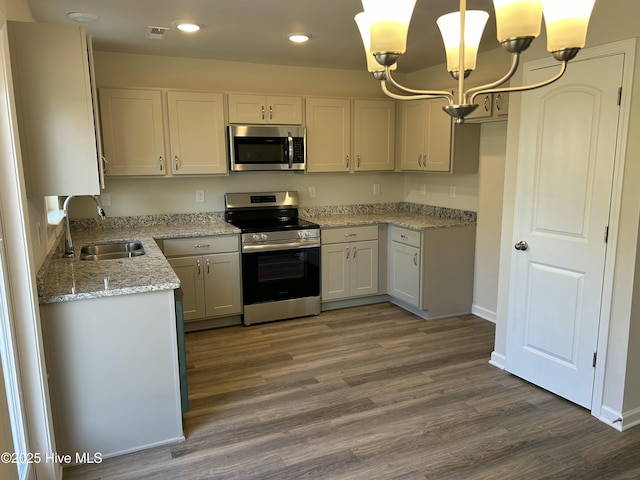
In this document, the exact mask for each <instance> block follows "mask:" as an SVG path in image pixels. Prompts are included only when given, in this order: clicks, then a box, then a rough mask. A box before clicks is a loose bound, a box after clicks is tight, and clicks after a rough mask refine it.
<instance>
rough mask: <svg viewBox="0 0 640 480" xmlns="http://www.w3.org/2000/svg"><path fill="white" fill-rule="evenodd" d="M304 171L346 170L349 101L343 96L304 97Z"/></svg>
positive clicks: (349, 124) (347, 164) (348, 158)
mask: <svg viewBox="0 0 640 480" xmlns="http://www.w3.org/2000/svg"><path fill="white" fill-rule="evenodd" d="M306 120H307V171H309V172H348V171H349V168H350V166H351V165H350V162H351V159H350V151H351V103H350V101H349V100H345V99H330V98H307V109H306Z"/></svg>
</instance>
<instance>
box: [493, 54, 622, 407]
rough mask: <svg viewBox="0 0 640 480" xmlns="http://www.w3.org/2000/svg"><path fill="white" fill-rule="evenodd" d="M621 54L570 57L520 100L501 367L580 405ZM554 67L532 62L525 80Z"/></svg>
mask: <svg viewBox="0 0 640 480" xmlns="http://www.w3.org/2000/svg"><path fill="white" fill-rule="evenodd" d="M623 61H624V59H623V56H622V55H612V56H607V57H600V58H594V59H587V60H582V61H579V60H578V61H575V62H572V63H571V65H570V66H569V68H568V70H567V73H566V74H565V76H564V77H563V78H562V79H561V80H559V81H558V82H556V83H555V84H553V85H551V86H549V87H546V88H543V89H539V90H534V91H531V92H527V93H524V94H523V100H522V118H521V129H520V151H519V155H518V162H519V163H518V178H517V203H516V210H515V222H514V244H516V246H519V249H515V248H514V250H513V257H512V268H513V270H512V277H511V278H512V280H511V286H510V294H509V298H510V309H509V320H508V322H509V324H508V328H507V335H508V337H507V350H506V354H507V358H506V368H507V370H508V371H509V372H511V373H513V374H515V375H518V376H520V377H522V378H524V379H526V380H528V381H530V382H532V383H534V384H536V385H539V386H541V387H543V388H545V389H547V390H550V391H552V392H554V393H556V394H558V395H560V396H562V397H564V398H567V399H569V400H571V401H573V402H575V403H577V404H579V405H581V406H584V407H587V408H589V407H590V406H591V397H592V393H593V381H594V372H595V369H594V367H593V360H594V353H595V352H596V346H597V337H598V326H599V321H600V305H601V295H602V285H603V275H604V263H605V253H606V246H607V245H606V239H605V229H606V228H607V225H608V219H609V206H610V197H611V188H612V179H613V166H614V158H615V147H616V135H617V133H616V132H617V126H618V115H619V107H618V89H619V87H620V86H621V83H622V80H621V79H622V69H623ZM557 68H558V67H557V66H556V67H553V68H544V69H538V70H533V69H529V70H527V71H526V72H525V82H526V83H534V82H538V81H541V80H543V79H545V78H548V77H550V76H551V75H552V74H553V71H555V70H557ZM520 242H526V244H527V246H526V247H525V246H524V244H520Z"/></svg>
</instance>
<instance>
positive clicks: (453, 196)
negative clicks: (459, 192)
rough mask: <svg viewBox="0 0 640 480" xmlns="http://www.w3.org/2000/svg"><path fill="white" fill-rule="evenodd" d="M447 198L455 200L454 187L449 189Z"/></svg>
mask: <svg viewBox="0 0 640 480" xmlns="http://www.w3.org/2000/svg"><path fill="white" fill-rule="evenodd" d="M449 198H456V187H454V186H451V187H449Z"/></svg>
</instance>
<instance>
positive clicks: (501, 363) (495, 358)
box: [489, 351, 507, 370]
mask: <svg viewBox="0 0 640 480" xmlns="http://www.w3.org/2000/svg"><path fill="white" fill-rule="evenodd" d="M489 364H490V365H493V366H494V367H498V368H499V369H500V370H504V369H505V367H506V364H507V358H506V357H505V356H504V355H502V354H501V353H497V352H495V351H493V352H491V360H489Z"/></svg>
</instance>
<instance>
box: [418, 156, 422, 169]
mask: <svg viewBox="0 0 640 480" xmlns="http://www.w3.org/2000/svg"><path fill="white" fill-rule="evenodd" d="M418 166H419V167H421V166H422V154H421V153H419V154H418Z"/></svg>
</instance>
